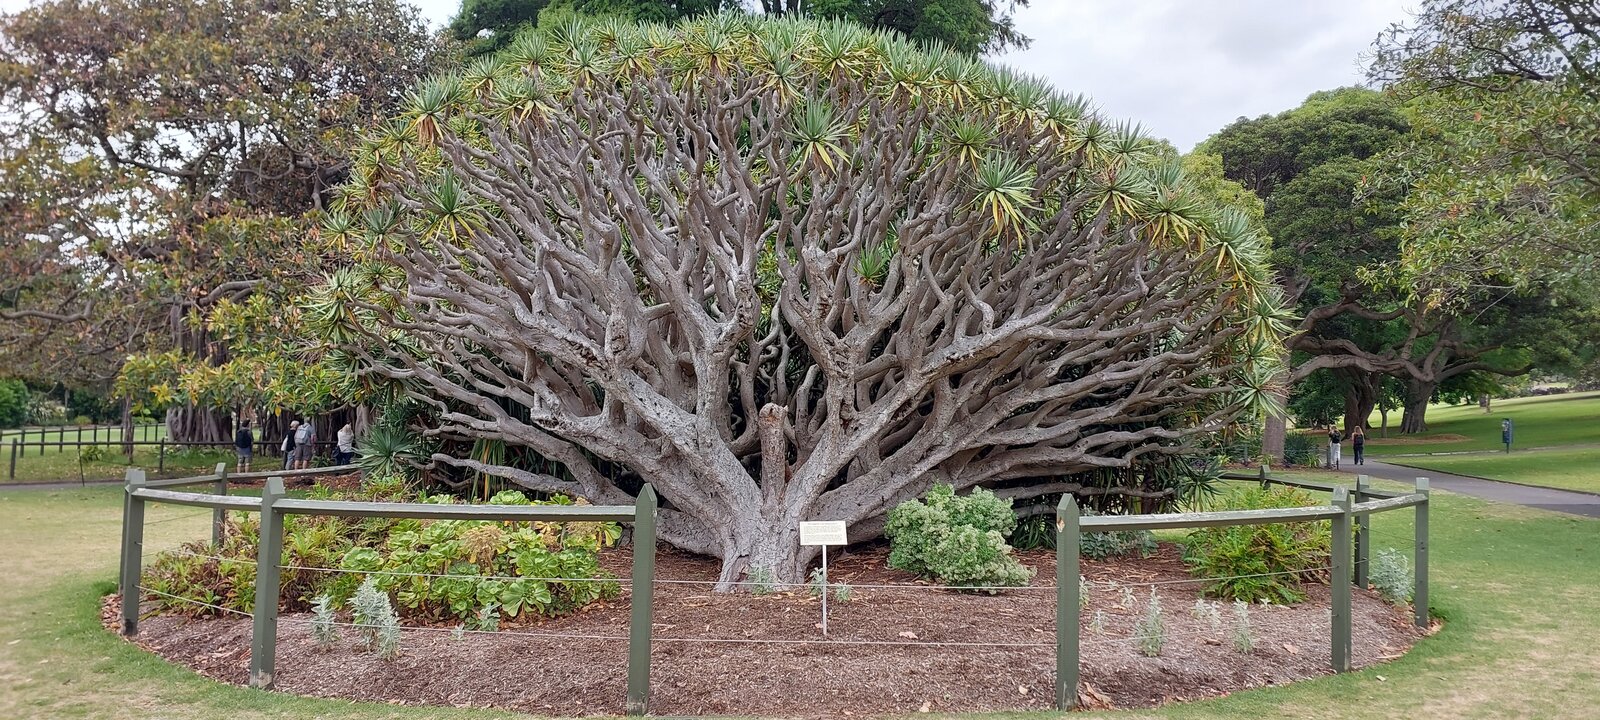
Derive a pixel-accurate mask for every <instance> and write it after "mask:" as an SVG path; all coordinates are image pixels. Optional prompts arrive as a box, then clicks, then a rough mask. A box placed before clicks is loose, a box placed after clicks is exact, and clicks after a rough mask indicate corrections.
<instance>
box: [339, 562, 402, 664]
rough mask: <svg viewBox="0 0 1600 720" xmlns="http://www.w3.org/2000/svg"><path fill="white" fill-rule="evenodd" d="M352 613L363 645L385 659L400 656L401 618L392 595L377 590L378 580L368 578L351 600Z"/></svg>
mask: <svg viewBox="0 0 1600 720" xmlns="http://www.w3.org/2000/svg"><path fill="white" fill-rule="evenodd" d="M350 610H351V613H352V614H353V615H354V616H355V624H356V626H357V627H358V628H360V632H361V640H362V644H363V645H364V646H365V647H366V648H367V649H368V650H371V651H373V652H375V653H377V654H378V657H381V658H383V659H385V660H390V659H393V658H394V657H396V656H398V655H399V654H400V616H399V615H396V614H395V612H394V605H393V604H391V603H390V602H389V594H388V593H386V592H384V591H383V590H380V589H379V588H378V578H377V576H375V575H368V576H367V579H366V580H364V581H363V582H362V583H361V587H360V588H357V589H356V594H355V595H354V596H353V597H351V598H350Z"/></svg>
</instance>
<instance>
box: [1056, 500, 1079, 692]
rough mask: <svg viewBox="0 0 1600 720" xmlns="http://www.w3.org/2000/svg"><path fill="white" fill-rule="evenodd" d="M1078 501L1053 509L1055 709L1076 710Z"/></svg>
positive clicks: (1068, 502) (1061, 504)
mask: <svg viewBox="0 0 1600 720" xmlns="http://www.w3.org/2000/svg"><path fill="white" fill-rule="evenodd" d="M1080 532H1081V531H1080V527H1079V525H1078V500H1077V498H1075V497H1073V495H1072V493H1063V494H1062V495H1061V502H1060V503H1059V504H1057V505H1056V709H1057V710H1071V709H1073V708H1075V707H1077V706H1078V619H1079V618H1078V603H1079V601H1080V598H1079V597H1078V591H1079V588H1078V574H1079V570H1078V559H1079V558H1078V546H1079V543H1080V542H1081V540H1082V535H1080V534H1079V533H1080Z"/></svg>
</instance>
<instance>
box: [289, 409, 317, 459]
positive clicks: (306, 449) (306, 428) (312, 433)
mask: <svg viewBox="0 0 1600 720" xmlns="http://www.w3.org/2000/svg"><path fill="white" fill-rule="evenodd" d="M316 450H317V430H316V427H314V426H313V425H312V424H311V418H306V419H304V420H301V421H300V429H299V430H296V431H295V433H294V452H295V469H297V470H308V469H310V468H311V456H312V454H314V453H315V452H316Z"/></svg>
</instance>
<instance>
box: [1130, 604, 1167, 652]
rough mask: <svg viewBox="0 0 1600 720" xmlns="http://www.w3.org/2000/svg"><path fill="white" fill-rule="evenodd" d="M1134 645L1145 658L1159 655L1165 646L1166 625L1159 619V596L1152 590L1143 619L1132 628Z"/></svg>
mask: <svg viewBox="0 0 1600 720" xmlns="http://www.w3.org/2000/svg"><path fill="white" fill-rule="evenodd" d="M1133 636H1134V637H1133V641H1134V645H1135V646H1136V647H1138V648H1139V652H1142V653H1144V654H1145V656H1146V657H1155V656H1157V655H1160V654H1161V648H1162V647H1163V646H1164V645H1166V644H1167V623H1166V621H1164V620H1162V618H1161V596H1160V595H1158V594H1156V591H1155V589H1154V588H1151V590H1150V602H1149V603H1148V604H1146V605H1145V610H1144V617H1143V618H1140V619H1139V622H1138V623H1137V624H1135V625H1134V626H1133Z"/></svg>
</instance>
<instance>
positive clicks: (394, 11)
mask: <svg viewBox="0 0 1600 720" xmlns="http://www.w3.org/2000/svg"><path fill="white" fill-rule="evenodd" d="M0 33H3V36H4V44H3V46H0V134H3V136H4V142H0V147H4V148H5V150H4V151H3V152H4V155H3V156H0V163H3V164H4V170H5V171H6V172H5V180H4V183H3V184H0V213H4V220H5V222H4V223H0V233H4V235H5V237H4V242H3V243H0V266H3V267H5V268H7V269H8V270H13V271H15V273H6V277H5V279H3V280H0V283H4V285H3V286H0V320H3V321H4V327H3V329H0V352H4V353H6V358H7V362H8V367H27V368H33V369H34V370H35V371H36V372H38V373H40V374H42V375H46V376H47V377H51V379H52V380H53V379H55V377H68V378H70V377H76V376H80V375H97V376H99V377H100V379H101V381H102V382H104V381H105V379H106V376H107V375H109V374H112V373H115V372H116V371H117V370H118V369H119V368H120V367H121V366H122V359H123V358H124V357H126V356H127V355H129V354H142V353H154V354H162V353H166V352H168V351H171V352H174V353H176V354H177V355H176V356H177V357H179V358H181V359H182V361H183V362H184V363H185V364H187V365H189V366H191V367H199V366H216V365H220V364H222V363H224V362H226V361H227V360H228V352H227V348H226V347H224V345H223V344H222V343H219V342H217V341H216V338H215V337H213V336H212V334H211V333H210V332H209V331H208V329H207V322H206V317H207V315H208V314H209V313H210V312H211V311H213V310H214V309H215V308H217V307H218V305H219V304H220V303H224V302H228V301H242V300H245V299H247V298H249V297H250V296H252V295H254V294H256V293H258V292H261V291H263V290H269V289H270V290H273V291H283V292H287V293H292V292H293V288H294V286H295V284H296V283H297V282H303V281H304V280H305V279H307V278H310V277H315V275H316V268H317V267H318V265H319V264H320V263H321V262H323V261H324V260H325V259H326V258H323V257H320V256H318V255H317V254H315V253H313V252H311V251H309V249H308V247H307V246H306V245H304V244H303V243H302V240H303V239H304V237H305V231H306V227H307V226H305V225H303V224H301V223H300V222H299V220H298V219H297V218H299V217H300V216H301V215H302V214H303V213H306V212H309V211H317V210H320V209H321V208H323V207H324V202H325V200H326V199H327V198H328V197H329V195H330V193H331V191H332V189H333V188H334V187H336V186H338V185H339V184H340V183H341V182H343V180H344V179H345V177H346V176H347V174H348V171H349V161H348V151H349V147H350V144H351V143H352V141H353V139H354V132H355V131H356V129H357V128H360V127H363V126H365V125H367V124H369V123H370V122H371V121H372V120H373V119H374V118H377V117H382V116H384V115H387V114H388V113H390V112H391V111H392V108H393V107H395V105H396V104H397V103H398V101H399V100H400V99H401V97H402V95H401V93H402V92H403V89H402V88H404V87H406V86H407V84H408V83H409V79H410V78H414V77H417V75H418V74H419V73H420V72H422V71H423V69H424V68H432V67H434V65H435V64H436V63H437V62H439V61H440V59H441V58H442V57H444V56H443V54H442V48H441V47H440V45H439V43H438V41H437V40H436V39H435V38H433V37H432V36H431V35H430V33H429V32H428V31H427V28H426V26H425V24H424V23H423V21H422V19H421V18H420V16H418V14H417V12H416V10H415V9H414V8H412V7H411V6H409V5H404V4H400V3H397V2H394V0H333V1H331V2H305V1H300V0H290V1H289V2H283V1H281V0H270V1H268V0H225V1H222V2H183V1H181V0H180V2H177V3H176V4H174V3H173V2H152V1H151V0H107V1H106V2H82V1H80V0H59V1H57V2H46V3H43V4H40V5H36V6H33V7H30V8H28V9H26V10H23V11H21V12H19V13H17V14H14V15H8V16H5V17H4V18H3V19H0ZM69 347H70V348H73V349H74V350H73V352H71V353H70V354H69V353H65V352H61V350H63V349H65V348H69ZM40 348H43V349H46V350H48V351H50V352H48V353H47V354H44V355H41V354H40V353H39V352H38V350H39V349H40ZM13 359H14V360H13ZM11 362H16V363H17V364H16V365H14V366H13V365H10V364H9V363H11ZM52 376H53V377H52ZM180 400H182V399H181V398H180ZM167 419H168V423H169V429H170V432H171V433H172V435H173V437H174V438H176V439H178V440H180V441H204V440H211V441H220V440H226V439H227V438H228V437H229V432H228V428H227V427H226V415H225V414H222V413H219V412H216V411H215V410H213V409H212V408H210V407H205V406H201V405H196V404H193V403H190V402H186V401H180V402H176V403H173V404H172V405H171V406H170V409H169V410H168V417H167Z"/></svg>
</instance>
